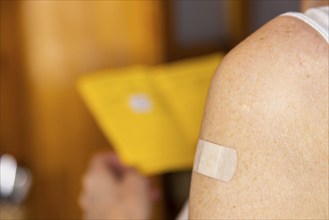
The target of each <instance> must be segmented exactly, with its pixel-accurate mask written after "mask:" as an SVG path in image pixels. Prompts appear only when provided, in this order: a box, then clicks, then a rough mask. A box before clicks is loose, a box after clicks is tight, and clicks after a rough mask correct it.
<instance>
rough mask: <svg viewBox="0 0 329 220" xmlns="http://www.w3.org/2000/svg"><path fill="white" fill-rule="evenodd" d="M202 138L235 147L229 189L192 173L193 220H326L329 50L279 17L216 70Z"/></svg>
mask: <svg viewBox="0 0 329 220" xmlns="http://www.w3.org/2000/svg"><path fill="white" fill-rule="evenodd" d="M200 139H203V140H206V141H209V142H212V143H216V144H219V145H222V146H227V147H232V148H235V149H236V151H237V156H238V165H237V169H236V172H235V175H234V176H233V178H232V179H231V181H229V182H228V183H225V182H222V181H219V180H215V179H212V178H209V177H206V176H204V175H200V174H198V173H196V172H193V176H192V185H191V192H190V200H189V217H190V218H191V219H232V218H233V219H246V218H247V219H251V218H262V219H264V218H271V219H274V218H285V219H289V218H328V45H327V44H326V42H325V41H324V40H323V39H322V38H321V36H320V35H319V34H318V33H316V32H315V31H314V30H313V29H312V28H311V27H309V26H308V25H306V24H305V23H303V22H301V21H300V20H297V19H295V18H291V17H278V18H276V19H274V20H272V21H271V22H269V23H268V24H267V25H265V26H264V27H262V28H261V29H260V30H258V31H257V32H256V33H254V34H253V35H251V36H250V37H249V38H247V39H246V40H245V41H243V42H242V43H241V44H240V45H238V46H237V47H236V48H235V49H234V50H233V51H231V52H230V53H229V54H228V55H227V56H226V57H225V59H224V60H223V61H222V63H221V65H220V66H219V68H218V70H217V72H216V74H215V76H214V78H213V80H212V84H211V88H210V91H209V95H208V100H207V104H206V109H205V112H204V118H203V122H202V128H201V134H200Z"/></svg>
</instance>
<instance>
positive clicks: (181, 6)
mask: <svg viewBox="0 0 329 220" xmlns="http://www.w3.org/2000/svg"><path fill="white" fill-rule="evenodd" d="M299 7H300V3H299V1H297V0H264V1H261V0H232V1H230V0H227V1H225V0H218V1H172V0H168V1H5V0H2V1H1V13H0V15H1V75H0V76H1V79H0V91H1V96H0V98H1V124H0V125H1V127H0V128H1V132H0V135H1V136H0V154H1V155H3V154H11V155H13V156H14V157H15V158H16V160H17V163H18V165H19V166H20V167H22V168H24V169H26V170H28V175H30V176H31V177H32V179H33V180H32V185H31V190H30V192H29V194H28V195H27V197H26V200H24V201H21V202H20V203H18V204H16V205H14V206H10V207H9V208H8V206H7V205H6V206H5V205H4V203H2V205H1V213H2V214H1V216H2V218H3V219H5V218H9V217H8V215H7V214H6V216H7V217H6V216H5V215H4V210H5V209H6V210H9V211H8V212H10V213H11V215H12V216H14V217H12V218H16V219H17V218H19V219H79V218H81V210H80V209H79V207H78V203H77V201H78V195H79V192H80V190H81V177H82V175H83V173H84V171H85V169H86V167H87V165H88V161H89V159H90V157H91V155H92V154H93V153H94V152H97V151H100V150H106V149H110V148H111V146H110V145H109V143H108V142H107V140H106V139H105V137H104V136H103V134H102V132H101V131H100V129H99V128H98V127H97V125H96V123H95V121H94V120H93V118H92V116H91V114H90V113H89V112H88V110H87V109H86V107H85V105H84V103H83V102H82V100H81V98H80V96H79V94H78V92H77V89H76V81H77V79H78V78H79V76H81V75H83V74H86V73H88V72H93V71H97V70H101V69H109V68H113V67H124V66H129V65H134V64H143V65H155V64H163V63H167V62H170V61H175V60H180V59H184V58H190V57H196V56H201V55H205V54H209V53H213V52H219V51H220V52H224V53H225V52H227V51H229V50H230V49H231V48H232V47H234V46H235V45H236V44H237V43H238V42H240V41H241V40H243V39H244V38H245V37H246V36H248V35H249V34H250V33H252V32H253V31H255V30H256V29H257V28H259V27H260V26H261V25H263V24H264V23H266V22H267V21H269V20H270V19H272V18H273V17H275V16H277V15H279V14H281V13H283V12H286V11H298V10H299ZM154 178H155V179H156V180H157V182H158V185H159V187H160V188H162V190H163V191H164V192H165V193H164V195H165V197H164V199H163V200H162V201H161V202H160V203H159V204H157V206H156V207H155V210H154V219H172V218H173V217H174V216H175V215H176V214H177V212H178V210H179V209H180V206H181V205H182V203H183V202H184V200H185V199H186V197H187V195H188V191H189V181H190V179H189V178H190V171H188V170H187V171H186V172H179V173H174V172H173V173H166V174H163V175H159V176H156V177H154ZM177 186H180V187H179V188H178V187H177Z"/></svg>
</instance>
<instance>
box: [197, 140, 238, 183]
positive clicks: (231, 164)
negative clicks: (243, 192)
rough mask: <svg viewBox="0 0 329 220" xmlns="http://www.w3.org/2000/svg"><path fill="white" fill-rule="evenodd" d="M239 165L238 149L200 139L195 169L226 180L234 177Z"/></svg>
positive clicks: (203, 173)
mask: <svg viewBox="0 0 329 220" xmlns="http://www.w3.org/2000/svg"><path fill="white" fill-rule="evenodd" d="M236 167H237V153H236V150H235V149H233V148H229V147H223V146H220V145H217V144H214V143H210V142H208V141H204V140H199V142H198V147H197V150H196V154H195V158H194V165H193V171H195V172H197V173H199V174H202V175H205V176H208V177H212V178H215V179H218V180H221V181H224V182H228V181H230V180H231V179H232V177H233V175H234V173H235V170H236Z"/></svg>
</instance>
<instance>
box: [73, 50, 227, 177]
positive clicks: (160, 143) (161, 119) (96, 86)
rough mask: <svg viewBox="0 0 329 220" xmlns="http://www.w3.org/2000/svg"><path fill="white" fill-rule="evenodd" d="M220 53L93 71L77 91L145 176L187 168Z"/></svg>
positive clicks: (125, 156)
mask: <svg viewBox="0 0 329 220" xmlns="http://www.w3.org/2000/svg"><path fill="white" fill-rule="evenodd" d="M221 57H222V56H221V55H219V54H215V55H210V56H207V57H202V58H194V59H190V60H184V61H179V62H175V63H171V64H166V65H160V66H154V67H149V66H133V67H126V68H119V69H111V70H104V71H100V72H96V73H91V74H88V75H86V76H83V77H82V78H81V79H80V80H79V91H80V94H81V95H82V97H83V100H84V101H85V103H86V104H87V106H88V108H89V109H90V111H91V113H92V115H93V116H94V118H95V119H96V121H97V123H98V125H99V126H100V127H101V130H102V131H103V133H104V134H105V136H106V137H107V138H108V140H109V141H110V142H111V143H112V144H113V147H114V149H115V150H116V152H117V153H118V155H119V157H120V158H121V160H122V161H123V162H124V163H125V164H127V165H129V166H133V167H136V168H137V169H139V170H140V171H141V172H142V173H143V174H146V175H153V174H159V173H163V172H169V171H177V170H182V169H188V168H191V166H192V164H193V158H194V152H195V146H196V140H197V138H198V133H199V129H200V125H201V118H202V112H203V108H204V104H205V100H206V96H207V91H208V87H209V83H210V80H211V77H212V75H213V74H214V72H215V70H216V67H217V66H218V64H219V62H220V59H221Z"/></svg>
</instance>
